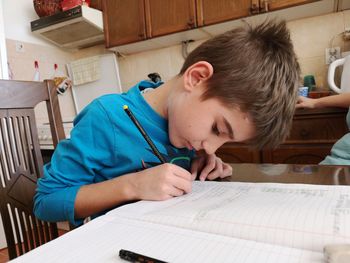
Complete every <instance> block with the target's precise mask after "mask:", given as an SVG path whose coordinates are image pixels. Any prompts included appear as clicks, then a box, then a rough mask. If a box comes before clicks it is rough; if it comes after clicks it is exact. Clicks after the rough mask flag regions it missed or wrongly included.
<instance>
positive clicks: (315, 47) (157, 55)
mask: <svg viewBox="0 0 350 263" xmlns="http://www.w3.org/2000/svg"><path fill="white" fill-rule="evenodd" d="M287 26H288V28H289V29H290V31H291V38H292V41H293V43H294V48H295V52H296V54H297V56H298V58H299V62H300V65H301V70H302V75H303V76H304V75H309V74H312V75H314V76H315V79H316V84H317V87H319V88H324V89H327V88H328V85H327V79H326V78H327V70H328V65H326V64H325V49H326V48H327V47H329V45H330V40H331V39H332V38H333V37H334V41H333V46H340V47H341V51H342V52H344V51H350V41H347V42H344V41H343V40H342V38H341V37H340V36H337V35H338V34H339V33H341V32H343V31H344V28H345V27H350V10H347V11H343V12H338V13H331V14H328V15H322V16H317V17H311V18H305V19H299V20H295V21H290V22H288V23H287ZM201 42H203V41H196V42H194V43H191V44H190V45H189V51H190V50H192V49H193V48H194V47H196V46H197V45H199V44H200V43H201ZM181 54H182V53H181V45H176V46H172V47H168V48H163V49H158V50H153V51H148V52H141V53H137V54H132V55H127V56H123V57H119V59H118V61H119V69H120V77H121V82H122V87H123V89H124V90H128V89H129V88H130V86H132V85H134V84H135V83H137V82H138V81H139V80H140V79H143V78H146V76H147V74H148V73H149V72H158V73H160V75H161V76H162V78H163V79H164V80H168V79H169V78H171V77H172V76H174V75H176V74H177V73H178V72H179V70H180V68H181V66H182V63H183V61H184V59H183V58H182V55H181Z"/></svg>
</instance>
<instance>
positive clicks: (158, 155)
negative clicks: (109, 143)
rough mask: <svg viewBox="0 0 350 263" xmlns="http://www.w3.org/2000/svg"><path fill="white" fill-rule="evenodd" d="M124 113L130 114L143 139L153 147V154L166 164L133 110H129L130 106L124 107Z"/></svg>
mask: <svg viewBox="0 0 350 263" xmlns="http://www.w3.org/2000/svg"><path fill="white" fill-rule="evenodd" d="M123 109H124V111H125V112H126V114H128V116H129V117H130V119H131V120H132V122H133V123H134V124H135V126H136V127H137V129H138V130H139V131H140V133H141V134H142V136H143V138H144V139H145V140H146V141H147V143H148V145H149V146H151V148H152V151H153V153H154V154H155V155H156V156H157V157H158V159H159V160H160V162H161V163H166V161H165V159H164V157H163V156H162V155H161V154H160V152H159V151H158V149H157V147H156V146H155V145H154V143H153V142H152V140H151V138H150V137H149V136H148V134H147V133H146V131H145V130H144V129H143V128H142V126H141V124H140V123H139V121H138V120H137V119H136V117H135V116H134V114H133V113H132V112H131V110H130V109H129V106H128V105H124V106H123Z"/></svg>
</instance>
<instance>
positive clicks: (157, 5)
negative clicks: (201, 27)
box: [145, 0, 196, 37]
mask: <svg viewBox="0 0 350 263" xmlns="http://www.w3.org/2000/svg"><path fill="white" fill-rule="evenodd" d="M145 6H146V21H147V32H148V35H149V37H156V36H162V35H166V34H170V33H174V32H180V31H184V30H188V29H191V28H194V27H196V12H195V0H145Z"/></svg>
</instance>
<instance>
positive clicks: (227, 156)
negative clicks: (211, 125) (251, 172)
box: [216, 143, 261, 163]
mask: <svg viewBox="0 0 350 263" xmlns="http://www.w3.org/2000/svg"><path fill="white" fill-rule="evenodd" d="M216 155H217V156H218V157H220V158H221V159H222V160H223V161H224V162H227V163H260V162H261V161H260V152H259V151H254V150H251V149H249V148H248V147H247V146H245V145H243V144H242V145H240V144H236V143H235V144H233V143H228V144H224V145H223V146H221V147H220V148H219V149H218V150H217V152H216Z"/></svg>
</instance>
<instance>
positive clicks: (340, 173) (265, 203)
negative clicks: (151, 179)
mask: <svg viewBox="0 0 350 263" xmlns="http://www.w3.org/2000/svg"><path fill="white" fill-rule="evenodd" d="M232 168H233V175H232V176H231V177H226V178H225V179H222V181H232V182H234V181H235V182H237V181H238V182H278V183H303V184H321V185H350V178H349V175H350V167H349V166H337V167H335V166H319V165H288V164H286V165H267V164H232ZM224 184H225V183H224ZM224 184H223V186H224ZM277 187H278V186H277ZM281 187H283V188H285V189H286V188H288V186H281ZM296 187H298V186H296ZM312 187H315V188H314V189H319V188H318V187H316V186H312ZM322 188H323V189H325V188H327V187H322ZM331 188H332V187H330V190H331V191H332V189H331ZM342 188H343V189H344V193H343V195H342V198H340V199H338V202H334V203H332V205H331V206H328V205H325V207H322V206H321V207H320V206H317V207H316V208H315V210H314V212H315V211H316V213H317V211H318V210H319V209H322V210H323V209H324V208H326V209H329V211H332V212H333V213H332V216H331V220H329V221H327V220H323V218H322V217H321V218H320V220H316V219H317V217H314V216H312V217H311V219H312V220H313V221H311V222H314V223H315V224H317V226H320V228H322V229H324V228H327V229H329V228H330V229H331V230H333V228H332V227H333V226H334V224H335V223H334V222H335V220H338V221H339V222H341V224H340V223H339V224H335V225H336V226H338V225H341V226H342V229H343V228H347V227H348V226H349V220H347V219H348V217H349V216H348V214H347V212H348V211H349V207H348V200H349V197H348V196H347V195H346V193H347V192H348V191H347V190H345V188H344V187H342ZM244 189H245V187H242V191H244ZM270 189H271V188H270ZM280 189H281V188H280ZM297 189H298V188H295V190H297ZM299 189H300V192H299V193H298V192H297V191H292V192H280V193H281V197H283V196H284V195H286V194H287V195H289V197H288V201H289V202H290V204H289V203H288V204H287V205H286V206H285V208H284V209H285V210H284V211H285V212H284V214H283V216H284V217H285V216H287V217H288V216H290V217H291V218H292V220H291V221H288V224H289V226H290V227H287V228H285V229H286V230H287V232H286V234H285V236H284V235H282V236H281V235H278V234H276V232H273V233H272V236H274V237H278V236H279V237H282V239H283V238H284V237H285V238H286V239H291V238H289V237H293V239H294V240H296V239H297V237H296V235H294V233H295V232H293V230H299V229H300V227H297V225H300V224H299V222H301V223H303V222H304V221H303V219H304V218H305V217H307V216H309V215H310V214H309V213H308V211H305V210H298V207H297V206H295V205H294V206H293V203H294V200H295V199H294V198H295V195H298V196H299V197H301V198H305V202H309V201H310V199H314V198H316V199H318V198H321V199H320V200H323V195H327V190H315V191H309V190H308V186H305V185H304V186H303V185H299ZM339 190H340V188H339ZM242 191H240V192H239V193H237V194H233V195H232V196H229V195H227V193H226V192H225V190H223V189H222V188H217V191H216V192H215V194H214V193H213V192H211V195H209V196H208V194H207V193H206V194H205V196H204V197H203V198H204V200H203V199H202V198H201V199H202V201H203V203H202V206H200V208H199V209H200V210H201V212H200V213H198V212H197V213H193V214H191V215H192V216H191V217H188V218H190V219H192V222H193V225H194V226H197V225H198V226H199V225H201V223H202V222H203V221H201V219H203V218H206V219H207V218H209V220H211V219H212V221H213V222H214V224H216V225H220V224H224V221H227V220H219V219H221V218H222V217H221V216H220V217H218V216H215V215H217V213H216V212H215V210H217V209H220V208H225V207H230V204H231V203H235V202H242V201H243V205H242V206H244V207H246V210H245V211H243V212H246V213H250V211H252V209H253V210H254V207H252V206H249V205H248V204H249V199H250V198H251V195H250V193H248V194H247V195H245V194H244V193H242ZM340 191H341V190H340ZM242 194H243V199H238V198H240V196H241V195H242ZM252 194H254V193H252ZM271 194H273V196H274V197H276V195H275V194H276V192H275V193H273V192H271ZM218 195H224V196H226V202H220V203H219V202H213V198H214V199H215V198H216V197H217V196H218ZM265 196H266V195H265ZM206 197H207V198H208V200H209V202H208V203H206V200H205V198H206ZM237 199H238V200H239V201H238V200H237ZM196 200H198V199H195V198H193V199H192V200H191V201H193V202H196ZM298 200H300V199H299V198H298ZM170 201H171V202H172V201H174V202H172V203H170V204H169V205H168V206H167V208H166V209H165V210H163V211H162V212H158V214H159V215H160V216H163V218H164V216H165V215H168V216H169V215H170V216H169V219H168V220H164V221H163V224H164V226H161V225H154V224H155V222H153V223H152V224H149V225H146V226H145V225H144V224H142V225H139V224H136V221H137V220H132V219H131V221H129V220H130V219H129V218H127V216H126V217H125V218H124V217H123V216H120V214H119V216H117V215H116V214H115V213H113V210H112V211H111V213H107V214H104V215H101V216H100V217H98V218H96V219H93V220H91V221H90V222H88V223H87V224H84V225H83V226H81V227H79V228H77V229H75V230H73V231H72V232H71V233H70V235H66V236H63V237H59V238H57V239H56V240H54V241H52V244H51V246H45V247H42V249H41V250H36V251H33V253H27V254H26V255H24V256H22V257H21V258H20V259H21V262H37V261H40V262H51V261H52V262H66V261H74V262H87V261H88V262H111V263H113V262H116V261H118V251H119V249H121V248H122V249H129V250H131V251H135V252H138V253H142V254H144V255H147V256H150V257H155V258H159V259H160V260H166V259H163V258H162V257H159V256H158V255H159V254H157V253H156V252H157V251H165V252H166V253H168V252H167V251H168V250H169V247H170V248H171V250H172V253H173V251H175V254H176V253H177V254H178V255H180V254H181V255H182V254H183V255H186V254H191V255H194V256H198V258H199V256H200V255H198V254H199V253H201V251H203V248H207V247H208V248H210V253H211V254H214V256H213V257H211V258H209V259H208V260H205V259H204V260H203V258H201V259H202V260H197V261H196V262H221V261H220V260H218V258H220V257H216V256H215V255H218V254H220V253H221V254H224V255H225V257H226V259H227V260H226V261H228V262H230V259H231V262H232V259H236V258H238V255H239V254H241V253H244V255H247V256H246V257H241V258H240V259H242V260H236V261H235V262H248V261H249V262H252V261H254V259H253V260H252V258H253V257H252V255H254V254H256V253H259V251H258V250H259V247H258V249H257V243H259V242H263V241H261V240H259V241H258V242H255V243H244V247H243V250H244V251H246V252H244V251H243V250H242V249H241V247H240V249H238V250H237V252H236V253H234V254H232V255H230V251H228V250H231V249H232V248H231V246H230V244H233V245H232V246H233V247H237V246H239V243H238V239H237V240H234V242H232V243H231V242H228V240H225V241H221V240H220V244H217V243H215V242H217V240H218V239H217V238H216V237H215V236H212V237H211V238H210V236H207V235H208V234H210V232H211V231H210V232H209V231H208V232H207V233H206V232H203V233H202V234H205V236H199V237H197V236H196V235H195V231H193V232H192V233H190V234H187V233H185V234H184V232H183V231H182V230H183V229H181V228H182V227H176V231H171V229H170V227H171V226H170V225H171V224H172V222H174V220H171V219H172V218H171V217H172V216H173V215H174V214H175V215H176V214H177V213H178V212H179V211H181V207H182V208H185V207H186V202H184V201H180V202H177V201H176V200H170ZM270 202H271V199H269V198H268V199H262V200H261V202H259V203H258V206H257V207H256V209H258V210H257V211H259V210H260V213H259V215H261V218H264V220H263V219H261V221H260V222H259V220H258V222H259V225H258V226H257V225H256V224H254V225H253V226H254V229H255V232H257V234H259V233H261V231H262V228H263V226H264V225H266V218H268V217H266V216H263V215H269V212H270V211H271V209H273V207H274V206H273V205H272V204H271V205H270ZM310 202H312V201H310ZM247 203H248V204H247ZM246 204H247V205H246ZM176 205H179V206H177V207H176ZM245 205H246V206H245ZM277 205H278V203H277ZM174 207H175V208H174ZM125 208H126V210H125V211H126V212H125V214H126V215H128V211H133V210H128V209H127V207H125ZM264 212H265V213H264ZM138 213H140V214H141V215H142V214H143V212H142V211H141V212H139V211H135V214H136V215H137V214H138ZM314 214H315V213H312V215H314ZM150 215H152V213H150ZM156 215H157V214H156ZM151 218H152V217H151ZM188 218H185V217H184V220H183V221H184V222H186V220H187V219H188ZM226 219H227V217H226ZM259 219H260V218H259ZM296 219H297V220H299V221H298V222H297V221H296ZM332 219H333V220H332ZM126 220H127V221H126ZM270 220H272V221H273V222H275V223H274V224H276V227H277V228H280V229H282V227H281V224H279V218H274V217H270ZM167 221H169V224H168V222H167ZM146 222H147V220H146ZM146 222H145V223H146ZM294 222H295V224H293V223H294ZM249 223H250V222H245V224H246V225H244V226H242V224H234V227H236V228H238V229H239V230H241V229H243V230H244V231H246V230H245V227H246V226H247V225H250V224H249ZM250 226H252V225H250ZM157 227H158V228H157ZM159 227H167V228H165V231H163V235H164V236H163V237H161V238H160V237H159V235H156V236H154V235H153V231H157V233H158V229H159ZM134 229H136V230H138V233H139V235H137V234H136V235H135V234H134V235H132V234H130V233H131V231H133V230H134ZM210 230H211V228H210ZM308 230H309V231H308ZM244 231H243V232H244ZM272 231H274V230H272ZM228 232H229V231H223V232H222V233H228ZM306 232H310V233H313V234H317V233H318V232H315V231H313V229H312V228H311V226H310V225H307V224H304V225H303V228H302V229H301V230H300V231H299V233H300V234H302V237H301V238H300V239H298V240H301V241H303V240H305V239H306V238H305V233H306ZM342 233H343V232H335V235H338V236H340V234H342ZM331 234H333V232H331V231H329V232H328V233H327V235H331ZM267 236H269V235H267ZM270 236H271V235H270ZM320 236H321V237H324V236H323V235H317V238H318V239H320ZM129 237H131V239H129ZM182 237H185V238H186V237H187V238H188V239H187V240H185V241H181V242H176V241H178V240H179V238H181V240H182ZM228 237H229V236H228ZM259 237H261V235H259ZM342 237H345V238H346V240H348V239H349V236H348V235H346V234H345V235H342ZM345 238H344V240H345ZM202 239H203V240H204V239H205V240H208V243H209V242H210V244H211V245H207V246H204V245H203V243H202V242H201V241H202ZM322 239H323V238H322ZM248 240H249V238H248V239H245V242H247V241H248ZM277 240H280V239H277ZM307 240H309V239H307ZM322 242H324V241H322ZM135 243H136V244H137V245H135ZM77 244H79V245H77ZM183 244H185V245H183ZM192 244H195V245H198V244H199V245H198V246H194V247H190V249H188V250H186V246H187V247H188V246H191V245H192ZM213 244H214V245H213ZM133 245H135V247H133ZM72 247H74V248H73V249H72ZM320 247H323V246H320ZM96 248H98V249H96ZM184 248H185V249H184ZM193 248H197V249H193ZM227 248H228V249H227ZM280 248H282V246H281V247H278V246H276V247H271V244H269V245H268V246H267V249H268V250H270V251H271V254H270V255H271V257H269V255H266V254H263V255H265V256H263V257H261V258H264V259H265V258H268V260H265V261H267V262H270V261H271V260H269V259H271V258H272V257H273V254H276V253H277V255H278V256H279V254H278V249H280ZM298 248H299V247H298V246H296V247H294V249H293V250H289V251H292V252H293V253H288V254H287V255H289V254H290V256H291V257H290V260H283V259H282V260H274V261H276V262H286V261H292V260H293V259H295V261H299V260H300V261H302V262H308V260H307V259H304V260H302V259H300V258H298V257H292V254H293V255H295V253H296V252H297V250H296V249H298ZM224 249H225V250H224ZM242 251H243V252H242ZM289 251H288V252H289ZM306 252H307V250H304V253H306ZM312 253H314V254H313V255H312V256H310V257H309V258H308V259H310V258H315V259H316V260H318V259H319V261H320V262H322V259H323V254H322V251H321V249H320V251H318V252H317V251H313V252H312ZM316 253H318V254H316ZM227 255H229V256H227ZM280 256H281V257H282V254H281V255H280ZM215 259H216V261H215ZM169 261H170V260H169ZM175 261H176V260H175ZM233 261H234V260H233ZM309 261H310V260H309ZM170 262H173V261H170ZM179 262H192V261H191V260H187V261H186V260H182V261H181V260H180V261H179ZM255 262H260V261H259V260H255ZM271 262H272V261H271Z"/></svg>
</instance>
